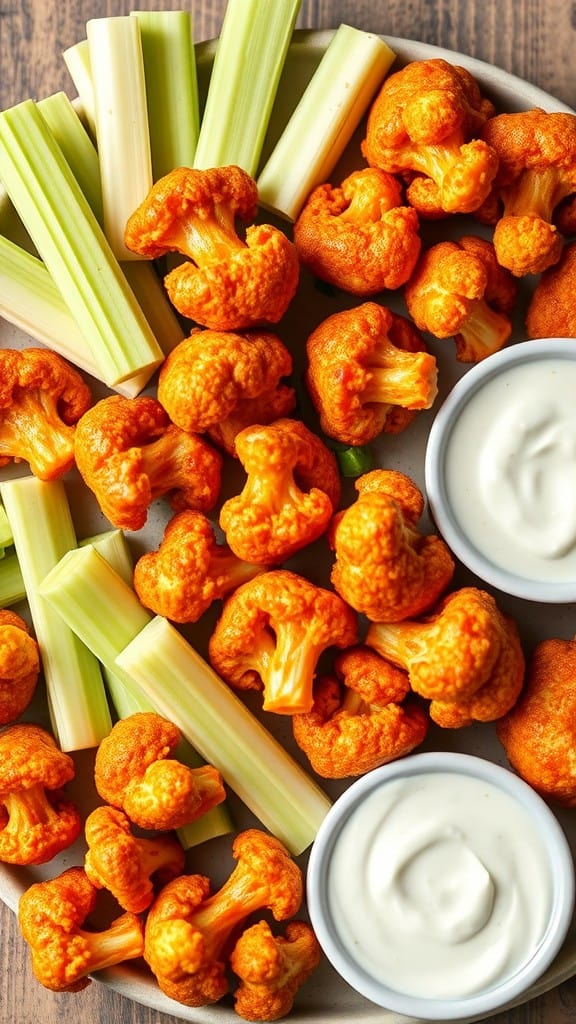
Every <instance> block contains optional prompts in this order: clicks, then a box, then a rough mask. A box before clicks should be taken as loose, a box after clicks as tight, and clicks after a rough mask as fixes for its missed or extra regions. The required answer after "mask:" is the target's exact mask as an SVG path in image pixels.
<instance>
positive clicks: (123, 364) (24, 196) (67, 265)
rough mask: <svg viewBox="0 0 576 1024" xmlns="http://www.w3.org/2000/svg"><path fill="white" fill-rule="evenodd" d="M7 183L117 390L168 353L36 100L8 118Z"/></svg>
mask: <svg viewBox="0 0 576 1024" xmlns="http://www.w3.org/2000/svg"><path fill="white" fill-rule="evenodd" d="M0 177H2V178H3V180H4V184H5V185H6V188H7V190H8V193H9V194H10V197H11V199H12V201H13V202H14V205H15V206H16V208H17V209H18V212H19V214H20V216H21V218H22V220H23V221H24V223H25V225H26V227H27V229H28V231H29V233H30V236H31V238H32V240H33V241H34V244H35V245H36V248H37V250H38V253H39V255H40V257H41V258H42V259H43V261H44V263H45V264H46V266H47V268H48V270H49V272H50V273H51V275H52V277H53V278H54V281H55V283H56V285H57V286H58V288H59V289H60V291H61V293H62V295H63V296H64V298H65V300H66V302H67V304H68V306H69V308H70V312H71V314H72V316H73V317H74V318H75V320H76V322H77V323H78V326H79V327H80V330H81V331H82V334H83V336H84V338H85V339H86V343H87V345H88V346H89V348H90V351H91V353H92V356H93V358H94V361H95V362H96V364H97V365H98V367H99V371H100V372H99V375H100V376H101V378H102V379H103V380H104V381H105V382H106V383H107V384H108V385H109V386H111V387H113V386H114V385H116V384H119V383H121V382H122V381H124V380H126V379H128V378H130V377H133V376H135V375H136V374H138V373H144V372H145V371H148V372H149V374H150V375H151V374H152V373H153V371H154V370H155V369H156V367H157V366H159V365H160V363H161V362H162V360H163V352H162V349H161V348H160V345H159V344H158V342H157V340H156V338H155V337H154V335H153V333H152V330H151V328H150V326H149V324H148V322H147V320H146V318H145V316H144V314H143V312H142V310H141V308H140V306H139V305H138V303H137V301H136V299H135V297H134V293H133V292H132V290H131V288H130V287H129V285H128V283H127V281H126V278H125V276H124V274H123V273H122V269H121V267H120V265H119V263H118V261H117V260H116V258H115V257H114V255H113V253H112V251H111V249H110V246H109V245H108V243H107V241H106V238H105V236H104V234H103V232H102V229H101V227H100V225H99V224H98V221H97V220H96V218H95V216H94V214H93V212H92V210H91V209H90V206H89V204H88V201H87V199H86V197H85V196H84V194H83V192H82V190H81V188H80V186H79V184H78V182H77V180H76V178H75V177H74V175H73V173H72V171H71V169H70V167H69V165H68V163H67V161H66V159H65V157H64V155H63V153H62V151H61V149H60V147H59V146H58V144H57V142H56V140H55V139H54V137H53V135H52V133H51V132H50V129H49V128H48V126H47V124H46V121H45V120H44V117H43V116H42V114H41V113H40V111H39V110H38V108H37V106H36V104H35V103H34V102H33V101H32V100H24V102H23V103H20V104H18V105H17V106H15V107H11V108H10V109H8V110H4V111H2V112H0Z"/></svg>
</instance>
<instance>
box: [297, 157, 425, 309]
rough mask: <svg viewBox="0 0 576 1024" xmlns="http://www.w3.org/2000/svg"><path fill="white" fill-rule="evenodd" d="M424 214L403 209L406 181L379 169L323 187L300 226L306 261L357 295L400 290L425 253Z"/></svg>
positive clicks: (305, 210)
mask: <svg viewBox="0 0 576 1024" xmlns="http://www.w3.org/2000/svg"><path fill="white" fill-rule="evenodd" d="M418 228H419V221H418V214H417V213H416V211H415V210H414V209H411V208H410V207H408V206H403V205H402V190H401V185H400V182H399V181H398V180H397V179H396V178H394V177H393V176H392V175H391V174H388V173H387V172H386V171H382V170H380V168H379V167H364V168H362V169H361V170H359V171H353V173H352V174H350V175H349V176H348V177H347V178H345V179H344V181H343V182H342V183H341V184H340V185H339V186H334V185H330V184H328V183H326V184H324V185H319V186H318V187H317V188H316V189H314V191H313V192H312V194H311V195H310V196H309V198H308V200H307V202H306V204H305V205H304V208H303V209H302V211H301V213H300V215H299V217H298V219H297V221H296V223H295V225H294V244H295V245H296V248H297V250H298V255H299V256H300V260H301V262H302V263H303V264H304V265H305V266H306V267H308V269H309V270H310V271H311V272H312V273H313V274H315V275H316V276H317V277H319V278H321V280H323V281H328V282H329V283H330V284H333V285H335V286H336V287H337V288H342V289H343V290H344V291H347V292H350V293H351V294H352V295H375V294H376V292H381V291H383V290H384V289H385V288H387V289H394V288H399V287H400V285H403V284H405V282H406V281H407V280H408V278H409V277H410V274H411V273H412V271H413V269H414V266H415V263H416V260H417V259H418V255H419V253H420V244H421V243H420V236H419V234H418Z"/></svg>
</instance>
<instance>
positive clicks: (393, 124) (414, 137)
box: [362, 58, 498, 216]
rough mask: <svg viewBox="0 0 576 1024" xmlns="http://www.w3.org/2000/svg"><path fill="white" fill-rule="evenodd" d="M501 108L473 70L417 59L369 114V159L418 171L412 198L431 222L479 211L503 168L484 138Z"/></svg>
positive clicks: (389, 82)
mask: <svg viewBox="0 0 576 1024" xmlns="http://www.w3.org/2000/svg"><path fill="white" fill-rule="evenodd" d="M493 114H494V107H493V105H492V104H491V103H490V101H489V100H487V99H486V98H484V97H483V96H482V95H481V93H480V89H479V87H478V84H477V82H476V80H475V78H474V77H473V76H472V75H471V74H470V72H469V71H467V70H466V69H465V68H462V67H459V66H456V65H452V64H449V63H448V62H447V61H445V60H443V59H441V58H440V59H428V60H419V61H410V63H409V64H407V65H406V66H405V67H404V68H402V69H401V70H400V71H397V72H395V73H394V74H392V75H389V76H388V78H386V79H385V81H384V84H383V86H382V88H381V90H380V92H379V93H378V95H377V97H376V99H375V100H374V102H373V104H372V107H371V109H370V111H369V114H368V122H367V128H366V137H365V139H364V141H363V143H362V153H363V156H364V157H365V159H366V161H367V162H368V163H369V164H370V165H371V166H373V167H381V168H382V169H383V170H385V171H388V172H390V173H391V174H406V173H407V172H416V174H417V175H419V176H422V175H423V176H424V179H425V180H424V181H422V180H421V178H417V179H416V180H417V182H418V186H417V188H415V189H410V188H409V190H408V200H409V202H410V203H411V205H413V206H415V207H416V209H417V210H418V212H419V213H420V214H421V215H423V216H428V215H432V216H438V215H439V214H440V213H442V212H443V213H444V214H448V213H471V212H472V211H473V210H476V209H477V208H478V207H479V206H480V205H481V203H483V202H484V200H485V199H486V197H487V195H488V193H489V191H490V187H491V185H492V181H493V179H494V176H495V174H496V171H497V169H498V157H497V155H496V152H495V150H494V149H493V148H492V147H491V146H490V145H489V144H488V143H487V142H485V141H484V140H482V139H480V138H479V135H480V131H481V129H482V126H483V124H484V123H485V121H486V120H487V118H489V117H491V116H492V115H493Z"/></svg>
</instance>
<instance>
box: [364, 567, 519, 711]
mask: <svg viewBox="0 0 576 1024" xmlns="http://www.w3.org/2000/svg"><path fill="white" fill-rule="evenodd" d="M366 643H367V644H368V646H370V647H373V648H374V650H376V651H378V653H379V654H381V655H382V657H383V658H387V659H388V660H389V661H391V662H392V663H393V664H395V665H398V666H399V667H401V668H403V669H404V670H405V671H406V672H408V676H409V679H410V685H411V687H412V689H413V690H414V691H415V692H416V693H419V694H420V695H421V696H422V697H425V698H426V699H428V700H430V701H431V704H430V709H429V710H430V717H431V718H432V719H433V721H434V722H436V723H437V724H438V725H440V726H442V727H444V728H449V729H456V728H462V727H463V726H466V725H470V724H471V723H472V722H473V721H474V720H477V721H484V722H491V721H495V720H496V719H498V718H501V717H502V716H503V715H505V714H506V712H507V711H509V710H510V708H511V707H513V706H514V704H515V703H516V701H517V699H518V696H519V694H520V692H521V689H522V686H523V683H524V674H525V658H524V654H523V651H522V647H521V644H520V640H519V636H518V630H517V627H516V624H515V622H514V621H513V620H512V619H511V618H510V617H509V616H506V615H504V613H503V612H501V611H500V609H499V608H498V606H497V604H496V601H495V600H494V598H493V597H492V595H491V594H489V593H488V592H487V591H484V590H479V589H478V588H477V587H462V588H461V589H460V590H456V591H454V592H453V593H450V594H448V595H447V596H446V597H444V598H443V599H442V600H441V601H440V603H439V604H438V605H437V606H436V608H435V609H434V610H433V611H432V612H431V613H430V614H429V615H426V616H424V617H422V618H421V619H419V620H410V621H408V620H405V621H403V622H397V623H382V622H378V623H372V625H371V626H370V628H369V630H368V634H367V636H366Z"/></svg>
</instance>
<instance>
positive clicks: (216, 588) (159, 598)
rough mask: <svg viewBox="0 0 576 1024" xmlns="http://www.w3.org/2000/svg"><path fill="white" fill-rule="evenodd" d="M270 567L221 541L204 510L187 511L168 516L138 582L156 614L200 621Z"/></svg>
mask: <svg viewBox="0 0 576 1024" xmlns="http://www.w3.org/2000/svg"><path fill="white" fill-rule="evenodd" d="M265 570H266V566H264V565H254V564H253V563H252V562H244V561H242V559H240V558H238V557H237V556H236V555H235V554H234V553H233V551H231V550H230V548H229V547H228V545H227V544H218V543H217V541H216V537H215V534H214V529H213V527H212V524H211V522H210V520H209V519H207V518H206V516H204V515H202V513H201V512H192V511H187V512H179V513H178V514H177V515H175V516H173V518H172V519H171V520H170V521H169V523H168V525H167V526H166V529H165V531H164V536H163V538H162V541H161V543H160V546H159V548H158V550H157V551H147V552H146V553H145V554H144V555H142V556H141V557H140V558H139V559H138V561H137V562H136V565H135V566H134V577H133V583H134V589H135V591H136V593H137V594H138V597H139V598H140V601H141V602H142V604H143V605H145V606H146V608H150V609H151V610H152V611H153V612H155V613H156V614H157V615H163V616H164V617H165V618H167V619H171V620H172V622H180V623H183V622H196V621H197V620H198V619H199V618H200V616H201V615H203V614H204V612H205V611H206V610H207V608H209V607H210V605H211V604H212V603H213V601H217V600H218V599H220V598H222V597H224V596H225V595H226V594H228V593H230V591H231V590H234V589H235V588H236V587H238V586H240V584H241V583H245V582H246V581H247V580H251V579H253V578H254V576H257V575H258V574H259V573H261V572H265Z"/></svg>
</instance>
